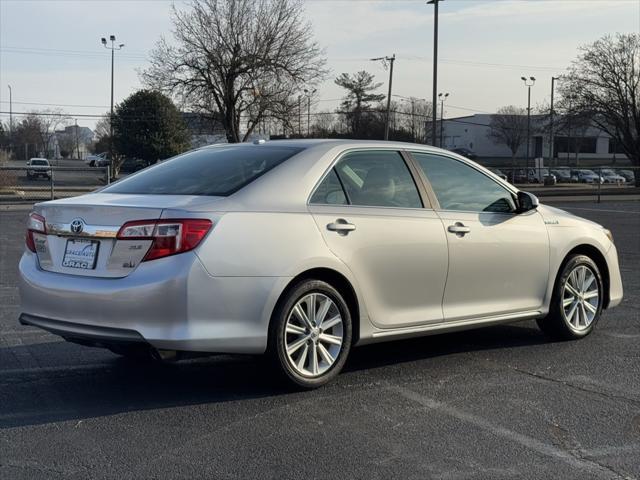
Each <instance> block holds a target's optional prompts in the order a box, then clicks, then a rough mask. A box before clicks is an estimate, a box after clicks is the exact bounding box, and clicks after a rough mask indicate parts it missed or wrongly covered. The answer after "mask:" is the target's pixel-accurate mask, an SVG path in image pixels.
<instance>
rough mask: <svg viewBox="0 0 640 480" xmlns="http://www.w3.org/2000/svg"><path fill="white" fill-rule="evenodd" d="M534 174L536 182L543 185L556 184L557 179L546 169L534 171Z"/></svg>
mask: <svg viewBox="0 0 640 480" xmlns="http://www.w3.org/2000/svg"><path fill="white" fill-rule="evenodd" d="M534 173H535V176H536V179H537V180H538V181H542V183H544V184H545V185H555V184H556V183H558V177H556V176H555V175H554V174H553V172H551V171H549V169H548V168H539V169H534Z"/></svg>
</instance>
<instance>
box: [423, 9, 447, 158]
mask: <svg viewBox="0 0 640 480" xmlns="http://www.w3.org/2000/svg"><path fill="white" fill-rule="evenodd" d="M442 1H443V0H429V1H428V2H427V5H433V98H432V100H433V101H432V103H433V112H432V118H431V138H432V140H431V144H432V145H433V146H434V147H435V146H436V122H437V120H438V117H437V115H438V114H437V110H438V97H437V93H438V4H439V3H440V2H442Z"/></svg>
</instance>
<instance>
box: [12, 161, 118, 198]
mask: <svg viewBox="0 0 640 480" xmlns="http://www.w3.org/2000/svg"><path fill="white" fill-rule="evenodd" d="M11 163H15V162H11ZM110 181H111V177H110V174H109V168H107V167H93V168H92V167H79V166H73V167H57V166H48V167H43V166H38V167H35V166H31V167H30V166H13V165H9V166H6V165H3V166H0V204H1V203H5V204H8V203H31V202H38V201H44V200H53V199H56V198H65V197H73V196H76V195H82V194H83V193H87V192H91V191H93V190H96V189H97V188H100V187H103V186H105V185H106V184H108V183H110Z"/></svg>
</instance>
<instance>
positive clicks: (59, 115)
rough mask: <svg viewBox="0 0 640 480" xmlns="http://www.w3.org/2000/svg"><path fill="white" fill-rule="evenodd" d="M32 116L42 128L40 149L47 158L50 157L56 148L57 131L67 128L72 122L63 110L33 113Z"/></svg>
mask: <svg viewBox="0 0 640 480" xmlns="http://www.w3.org/2000/svg"><path fill="white" fill-rule="evenodd" d="M30 116H33V117H35V118H36V119H37V123H38V125H39V126H40V148H41V149H42V153H43V154H44V156H45V157H50V156H51V155H52V154H53V153H54V152H53V149H54V148H55V142H54V140H55V137H56V130H57V129H58V128H60V127H64V126H66V125H67V124H68V123H69V121H70V120H71V119H70V118H69V116H68V115H67V114H65V113H64V112H63V111H62V110H61V109H59V108H57V109H51V110H43V111H41V112H32V113H31V114H30Z"/></svg>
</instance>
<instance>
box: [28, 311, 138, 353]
mask: <svg viewBox="0 0 640 480" xmlns="http://www.w3.org/2000/svg"><path fill="white" fill-rule="evenodd" d="M20 323H21V324H22V325H31V326H33V327H38V328H41V329H43V330H46V331H47V332H50V333H53V334H55V335H60V336H61V337H64V338H66V339H67V340H79V341H85V342H86V343H93V344H95V345H101V344H104V345H106V344H111V343H147V342H146V341H145V339H144V338H143V337H142V335H140V334H139V333H138V332H136V331H134V330H127V329H124V328H112V327H98V326H95V325H83V324H81V323H71V322H63V321H60V320H52V319H50V318H44V317H36V316H34V315H29V314H27V313H23V314H22V315H20Z"/></svg>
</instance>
